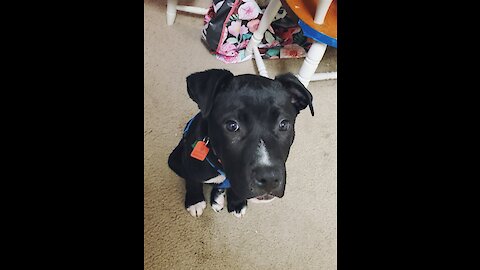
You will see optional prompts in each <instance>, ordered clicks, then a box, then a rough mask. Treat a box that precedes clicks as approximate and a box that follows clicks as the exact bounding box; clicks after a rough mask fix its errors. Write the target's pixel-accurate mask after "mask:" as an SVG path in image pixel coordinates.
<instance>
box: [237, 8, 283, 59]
mask: <svg viewBox="0 0 480 270" xmlns="http://www.w3.org/2000/svg"><path fill="white" fill-rule="evenodd" d="M281 7H282V2H280V0H271V1H270V3H269V4H268V6H267V8H266V10H265V13H264V14H263V16H262V19H261V20H260V24H259V25H258V29H257V31H255V33H253V35H252V37H251V38H250V41H249V42H248V45H247V48H246V50H245V55H246V56H251V55H252V52H253V47H257V46H258V44H260V42H261V41H262V39H263V35H264V34H265V32H266V31H267V29H268V27H269V26H270V24H271V23H272V21H273V19H274V18H275V15H277V13H278V10H279V9H280V8H281Z"/></svg>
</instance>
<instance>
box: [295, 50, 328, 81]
mask: <svg viewBox="0 0 480 270" xmlns="http://www.w3.org/2000/svg"><path fill="white" fill-rule="evenodd" d="M326 49H327V44H324V43H320V42H314V43H313V44H312V46H311V47H310V50H308V54H307V57H305V60H303V64H302V66H301V67H300V71H299V72H298V75H297V78H298V80H299V81H300V82H301V83H303V85H305V87H307V86H308V84H309V83H310V81H311V79H312V76H313V74H314V73H315V71H316V70H317V67H318V64H320V60H322V58H323V55H324V54H325V50H326Z"/></svg>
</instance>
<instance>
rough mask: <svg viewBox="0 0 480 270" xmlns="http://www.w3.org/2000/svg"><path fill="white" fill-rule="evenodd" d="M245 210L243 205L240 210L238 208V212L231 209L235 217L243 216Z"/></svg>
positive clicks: (245, 207)
mask: <svg viewBox="0 0 480 270" xmlns="http://www.w3.org/2000/svg"><path fill="white" fill-rule="evenodd" d="M246 212H247V206H246V205H245V206H244V207H243V208H242V210H240V213H237V212H236V211H235V210H233V211H232V214H233V215H234V216H236V217H237V218H241V217H243V216H245V213H246Z"/></svg>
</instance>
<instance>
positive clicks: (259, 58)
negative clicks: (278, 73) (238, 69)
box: [253, 47, 268, 78]
mask: <svg viewBox="0 0 480 270" xmlns="http://www.w3.org/2000/svg"><path fill="white" fill-rule="evenodd" d="M253 55H254V56H255V64H256V65H257V70H258V73H259V74H260V76H263V77H267V78H268V72H267V68H266V67H265V63H263V59H262V56H261V55H260V52H259V51H258V47H253Z"/></svg>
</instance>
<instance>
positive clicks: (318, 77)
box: [310, 71, 337, 82]
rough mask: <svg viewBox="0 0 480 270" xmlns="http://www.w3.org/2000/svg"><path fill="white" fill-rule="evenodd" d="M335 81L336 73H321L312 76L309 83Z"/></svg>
mask: <svg viewBox="0 0 480 270" xmlns="http://www.w3.org/2000/svg"><path fill="white" fill-rule="evenodd" d="M335 79H337V72H336V71H334V72H322V73H315V74H313V76H312V78H311V79H310V81H311V82H312V81H324V80H335Z"/></svg>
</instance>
